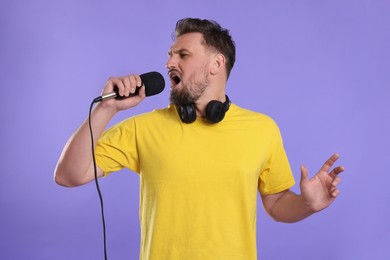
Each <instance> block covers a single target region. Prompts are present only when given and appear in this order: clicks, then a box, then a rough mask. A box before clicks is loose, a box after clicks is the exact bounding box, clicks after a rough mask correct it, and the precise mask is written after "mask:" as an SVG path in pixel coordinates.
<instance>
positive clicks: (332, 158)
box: [321, 153, 340, 172]
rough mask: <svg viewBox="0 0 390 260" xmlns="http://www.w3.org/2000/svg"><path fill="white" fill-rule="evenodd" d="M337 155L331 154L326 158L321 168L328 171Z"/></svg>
mask: <svg viewBox="0 0 390 260" xmlns="http://www.w3.org/2000/svg"><path fill="white" fill-rule="evenodd" d="M339 157H340V156H339V154H338V153H335V154H333V155H332V156H331V157H330V158H329V159H328V160H326V162H325V163H324V165H322V167H321V170H322V171H326V172H328V171H329V170H330V168H332V166H333V164H334V163H335V162H336V161H337V159H338V158H339Z"/></svg>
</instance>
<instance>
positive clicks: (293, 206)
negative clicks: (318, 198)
mask: <svg viewBox="0 0 390 260" xmlns="http://www.w3.org/2000/svg"><path fill="white" fill-rule="evenodd" d="M268 213H269V215H270V216H271V217H272V218H273V219H274V220H276V221H280V222H285V223H293V222H298V221H300V220H302V219H304V218H306V217H308V216H310V215H312V214H313V213H315V211H313V210H312V209H311V208H310V207H309V205H307V204H306V203H305V201H304V200H303V198H302V196H301V195H297V194H295V193H293V192H291V191H286V192H285V193H284V194H283V195H281V196H280V197H279V198H278V200H277V201H276V202H275V203H274V204H273V206H272V208H270V210H269V212H268Z"/></svg>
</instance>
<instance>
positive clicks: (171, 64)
mask: <svg viewBox="0 0 390 260" xmlns="http://www.w3.org/2000/svg"><path fill="white" fill-rule="evenodd" d="M176 67H177V61H176V59H175V58H174V55H170V56H169V58H168V60H167V63H166V64H165V68H167V69H172V68H176Z"/></svg>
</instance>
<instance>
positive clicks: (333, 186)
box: [329, 176, 341, 198]
mask: <svg viewBox="0 0 390 260" xmlns="http://www.w3.org/2000/svg"><path fill="white" fill-rule="evenodd" d="M340 182H341V179H340V177H339V176H336V177H334V179H333V181H332V183H331V188H330V191H329V194H330V196H331V197H333V198H336V197H337V196H338V195H339V194H340V190H339V189H337V186H338V185H339V184H340Z"/></svg>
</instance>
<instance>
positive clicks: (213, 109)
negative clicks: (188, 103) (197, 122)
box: [206, 100, 226, 124]
mask: <svg viewBox="0 0 390 260" xmlns="http://www.w3.org/2000/svg"><path fill="white" fill-rule="evenodd" d="M225 112H226V110H225V104H224V103H222V102H220V101H217V100H212V101H210V102H209V103H208V104H207V106H206V119H207V121H208V122H209V123H213V124H215V123H218V122H221V121H222V119H223V118H224V117H225Z"/></svg>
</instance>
